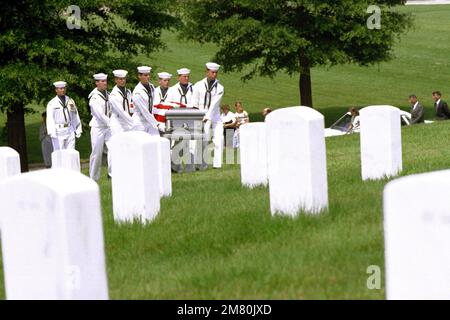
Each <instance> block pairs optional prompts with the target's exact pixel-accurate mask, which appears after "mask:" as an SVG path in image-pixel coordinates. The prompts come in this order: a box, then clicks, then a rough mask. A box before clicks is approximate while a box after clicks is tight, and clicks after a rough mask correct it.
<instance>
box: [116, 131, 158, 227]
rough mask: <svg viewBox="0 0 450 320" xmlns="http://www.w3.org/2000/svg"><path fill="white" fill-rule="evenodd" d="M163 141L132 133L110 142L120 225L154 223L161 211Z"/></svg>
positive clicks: (125, 133)
mask: <svg viewBox="0 0 450 320" xmlns="http://www.w3.org/2000/svg"><path fill="white" fill-rule="evenodd" d="M159 148H160V138H159V137H154V136H151V135H149V134H147V133H145V132H143V131H128V132H122V133H118V134H116V135H114V136H113V137H112V138H111V140H110V152H111V159H112V161H111V163H112V195H113V211H114V219H115V221H116V222H133V221H134V220H138V221H140V222H142V223H147V222H151V221H152V220H153V219H154V218H155V217H156V215H157V214H158V212H159V208H160V171H161V170H160V165H159V161H160V160H159V156H158V154H159V151H158V150H159Z"/></svg>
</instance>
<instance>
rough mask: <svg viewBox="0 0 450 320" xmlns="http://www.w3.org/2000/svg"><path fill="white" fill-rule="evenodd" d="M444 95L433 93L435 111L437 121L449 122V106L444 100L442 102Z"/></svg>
mask: <svg viewBox="0 0 450 320" xmlns="http://www.w3.org/2000/svg"><path fill="white" fill-rule="evenodd" d="M441 97H442V94H441V92H440V91H434V92H433V100H434V110H436V120H448V119H450V110H449V109H448V104H447V102H445V101H444V100H441Z"/></svg>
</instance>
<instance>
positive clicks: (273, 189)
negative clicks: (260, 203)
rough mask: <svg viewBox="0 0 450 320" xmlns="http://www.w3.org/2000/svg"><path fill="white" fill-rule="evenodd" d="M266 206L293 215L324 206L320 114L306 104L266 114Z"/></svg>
mask: <svg viewBox="0 0 450 320" xmlns="http://www.w3.org/2000/svg"><path fill="white" fill-rule="evenodd" d="M266 125H267V132H266V134H267V154H268V173H269V191H270V208H271V212H272V214H276V213H281V214H284V215H289V216H296V215H297V214H298V213H299V212H300V211H304V212H306V213H314V214H316V213H320V212H321V211H324V210H326V209H327V208H328V182H327V166H326V150H325V138H324V117H323V115H322V114H320V113H319V112H317V111H316V110H314V109H312V108H309V107H291V108H284V109H278V110H275V111H273V112H271V113H269V115H268V116H267V117H266Z"/></svg>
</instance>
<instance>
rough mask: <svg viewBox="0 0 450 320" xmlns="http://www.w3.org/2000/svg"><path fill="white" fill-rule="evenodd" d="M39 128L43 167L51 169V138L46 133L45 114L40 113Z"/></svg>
mask: <svg viewBox="0 0 450 320" xmlns="http://www.w3.org/2000/svg"><path fill="white" fill-rule="evenodd" d="M41 116H42V122H41V127H40V128H39V140H41V149H42V157H43V158H44V165H45V167H46V168H47V169H49V168H51V167H52V152H53V144H52V138H51V137H50V136H49V135H48V132H47V112H43V113H42V115H41Z"/></svg>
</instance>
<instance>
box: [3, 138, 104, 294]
mask: <svg viewBox="0 0 450 320" xmlns="http://www.w3.org/2000/svg"><path fill="white" fill-rule="evenodd" d="M75 156H76V154H75V153H71V152H64V153H54V156H53V161H54V162H53V163H54V164H55V166H56V167H55V166H54V169H52V170H39V171H35V172H30V173H25V174H20V158H19V155H18V153H17V152H16V151H14V150H13V149H11V148H8V147H0V172H1V175H0V235H1V245H2V258H3V259H2V262H3V268H4V279H5V290H6V297H7V298H8V299H20V300H22V299H108V286H107V278H106V270H105V255H104V247H103V246H104V244H103V243H104V242H103V230H102V217H101V209H100V193H99V189H98V185H97V184H96V183H95V182H94V181H93V180H91V179H89V178H87V177H86V176H84V175H82V174H81V173H80V172H79V160H78V170H74V169H76V167H77V162H76V161H74V159H75ZM78 159H79V158H78ZM57 166H62V167H64V166H68V167H70V168H71V170H68V169H58V168H57Z"/></svg>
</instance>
